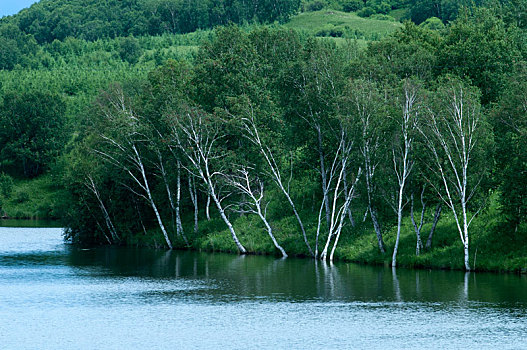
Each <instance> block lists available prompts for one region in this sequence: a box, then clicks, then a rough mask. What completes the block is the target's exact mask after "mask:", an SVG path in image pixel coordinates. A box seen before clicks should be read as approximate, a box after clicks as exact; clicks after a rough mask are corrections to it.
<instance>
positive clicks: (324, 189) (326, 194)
mask: <svg viewBox="0 0 527 350" xmlns="http://www.w3.org/2000/svg"><path fill="white" fill-rule="evenodd" d="M316 130H317V136H318V138H317V139H318V155H319V158H320V176H321V178H322V193H323V195H324V199H325V208H326V223H327V225H328V226H327V227H328V229H329V227H330V221H331V219H330V209H329V189H328V180H327V174H326V166H325V162H324V148H323V145H322V132H321V130H320V125H317V128H316Z"/></svg>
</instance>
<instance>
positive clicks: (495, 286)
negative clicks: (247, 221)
mask: <svg viewBox="0 0 527 350" xmlns="http://www.w3.org/2000/svg"><path fill="white" fill-rule="evenodd" d="M526 311H527V278H525V276H523V277H522V276H516V275H499V274H474V273H464V272H457V271H427V270H407V269H389V268H380V267H371V266H359V265H354V264H344V263H335V264H330V263H325V262H320V261H313V260H308V259H286V260H283V259H275V258H273V257H262V256H236V255H227V254H210V253H198V252H189V251H155V250H148V249H135V248H119V247H97V248H93V249H81V248H79V247H75V246H71V245H66V244H63V242H62V241H61V232H60V229H21V228H0V319H2V320H10V322H0V344H3V345H2V348H4V345H6V346H7V348H16V349H19V348H43V347H45V348H61V347H64V346H66V347H67V348H70V347H74V348H87V349H90V348H116V349H122V348H138V347H139V348H142V347H147V346H148V347H149V348H174V347H176V348H214V349H216V348H218V347H224V348H314V347H346V348H350V347H354V348H364V347H368V348H384V347H386V346H390V347H392V348H412V347H420V348H485V347H488V348H495V347H496V346H497V345H500V346H501V347H505V348H522V347H524V346H525V345H524V343H523V341H524V337H525V336H524V335H525V334H527V316H526ZM65 330H67V332H65ZM44 339H46V340H45V341H46V342H45V343H44V342H43V341H44Z"/></svg>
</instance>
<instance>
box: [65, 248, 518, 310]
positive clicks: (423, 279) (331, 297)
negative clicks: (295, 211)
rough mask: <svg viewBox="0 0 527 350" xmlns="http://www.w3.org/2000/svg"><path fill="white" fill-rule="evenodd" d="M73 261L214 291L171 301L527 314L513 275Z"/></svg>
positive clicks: (246, 261)
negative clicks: (408, 306)
mask: <svg viewBox="0 0 527 350" xmlns="http://www.w3.org/2000/svg"><path fill="white" fill-rule="evenodd" d="M67 262H68V264H69V265H70V266H72V267H77V268H82V267H97V271H99V272H98V273H101V271H103V272H102V273H104V274H106V275H108V276H120V277H142V278H152V279H159V280H168V281H170V280H178V279H179V280H188V281H195V282H200V283H204V285H205V286H207V285H208V286H209V287H208V288H201V289H199V288H198V289H196V290H190V291H175V292H172V291H168V292H167V291H162V292H160V293H164V295H165V297H167V298H169V297H182V296H184V295H187V294H185V293H190V295H191V296H192V297H195V298H205V299H207V298H211V299H217V300H218V301H220V300H224V301H229V300H230V301H234V300H247V299H251V300H258V299H259V298H263V299H266V300H274V301H290V302H303V301H335V302H352V301H353V302H381V303H383V302H389V303H402V302H404V303H429V304H433V303H456V304H460V305H461V304H467V303H472V304H473V303H474V302H476V303H481V304H482V305H486V306H488V305H487V304H492V305H501V306H514V307H517V306H518V305H519V306H520V307H527V292H526V291H527V278H525V276H517V275H510V274H508V275H499V274H485V273H477V274H475V273H468V274H466V273H464V272H461V271H431V270H430V271H427V270H410V269H391V268H383V267H374V266H361V265H355V264H347V263H326V262H321V261H313V260H311V259H295V258H290V259H285V260H284V259H275V258H273V257H267V256H239V255H231V254H222V253H199V252H191V251H159V250H149V249H137V248H123V247H98V248H92V249H88V250H86V249H79V248H76V247H70V248H69V249H68V250H67ZM152 293H156V292H155V291H154V292H152ZM187 296H188V295H187Z"/></svg>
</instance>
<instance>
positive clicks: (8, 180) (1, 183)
mask: <svg viewBox="0 0 527 350" xmlns="http://www.w3.org/2000/svg"><path fill="white" fill-rule="evenodd" d="M0 193H2V196H4V198H7V199H9V198H11V194H12V193H13V178H12V177H11V176H9V175H7V174H4V173H2V174H0Z"/></svg>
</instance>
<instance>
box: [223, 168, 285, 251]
mask: <svg viewBox="0 0 527 350" xmlns="http://www.w3.org/2000/svg"><path fill="white" fill-rule="evenodd" d="M226 176H227V178H228V181H229V183H231V185H232V186H234V187H235V188H236V189H238V191H239V192H240V193H241V194H243V195H245V196H247V197H249V199H250V201H243V202H241V203H240V207H241V208H240V210H241V211H242V212H247V213H253V214H256V215H258V216H259V217H260V219H261V220H262V222H263V224H264V225H265V228H266V230H267V234H268V235H269V237H270V238H271V240H272V241H273V244H274V246H275V247H276V249H278V250H279V251H280V253H281V254H282V257H284V258H287V253H286V252H285V250H284V248H282V246H281V245H280V244H279V243H278V241H277V240H276V238H275V236H274V234H273V229H272V228H271V225H270V224H269V221H268V220H267V217H266V212H267V210H266V206H264V207H263V208H262V204H263V203H262V201H263V199H264V182H263V181H262V180H261V179H258V178H252V177H251V176H250V174H249V169H247V168H244V167H242V168H241V169H238V171H236V172H235V173H234V174H231V175H226Z"/></svg>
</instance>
